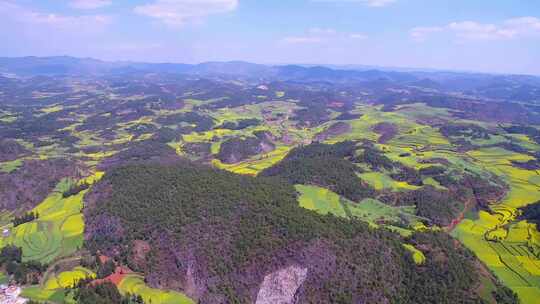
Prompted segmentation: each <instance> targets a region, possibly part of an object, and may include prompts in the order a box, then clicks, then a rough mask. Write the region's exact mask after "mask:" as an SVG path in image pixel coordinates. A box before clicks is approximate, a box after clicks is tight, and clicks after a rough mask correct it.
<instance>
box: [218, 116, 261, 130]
mask: <svg viewBox="0 0 540 304" xmlns="http://www.w3.org/2000/svg"><path fill="white" fill-rule="evenodd" d="M260 123H261V121H260V120H259V119H256V118H250V119H240V120H238V121H226V122H224V123H223V124H221V125H219V126H217V127H215V129H228V130H243V129H245V128H249V127H253V126H258V125H259V124H260Z"/></svg>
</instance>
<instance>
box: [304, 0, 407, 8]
mask: <svg viewBox="0 0 540 304" xmlns="http://www.w3.org/2000/svg"><path fill="white" fill-rule="evenodd" d="M311 1H312V2H327V3H360V4H363V5H365V6H369V7H385V6H389V5H390V4H394V3H396V2H397V0H311Z"/></svg>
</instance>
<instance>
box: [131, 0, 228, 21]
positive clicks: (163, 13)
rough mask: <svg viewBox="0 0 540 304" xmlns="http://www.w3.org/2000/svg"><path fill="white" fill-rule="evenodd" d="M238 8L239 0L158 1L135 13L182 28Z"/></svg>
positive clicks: (141, 7) (136, 8) (143, 6)
mask: <svg viewBox="0 0 540 304" xmlns="http://www.w3.org/2000/svg"><path fill="white" fill-rule="evenodd" d="M237 7H238V0H157V1H155V2H154V3H152V4H146V5H140V6H137V7H135V9H134V12H135V13H136V14H139V15H143V16H147V17H150V18H154V19H157V20H159V21H161V22H163V23H165V24H167V25H170V26H182V25H184V24H186V23H188V22H192V21H199V20H201V19H203V18H205V17H207V16H209V15H215V14H223V13H229V12H232V11H234V10H236V8H237Z"/></svg>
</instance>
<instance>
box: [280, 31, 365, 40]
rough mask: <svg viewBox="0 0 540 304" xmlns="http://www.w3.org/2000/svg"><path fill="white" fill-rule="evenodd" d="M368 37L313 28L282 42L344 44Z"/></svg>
mask: <svg viewBox="0 0 540 304" xmlns="http://www.w3.org/2000/svg"><path fill="white" fill-rule="evenodd" d="M367 38H368V36H367V35H364V34H362V33H341V32H338V31H336V30H335V29H331V28H319V27H313V28H310V29H308V30H307V32H306V34H305V35H302V36H289V37H285V38H283V39H281V42H284V43H289V44H310V43H323V42H333V43H337V42H344V41H347V40H352V39H354V40H363V39H367Z"/></svg>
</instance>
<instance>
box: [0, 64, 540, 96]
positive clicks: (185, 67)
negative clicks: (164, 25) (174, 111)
mask: <svg viewBox="0 0 540 304" xmlns="http://www.w3.org/2000/svg"><path fill="white" fill-rule="evenodd" d="M149 73H158V74H163V73H165V74H177V75H182V76H185V77H195V78H219V79H226V80H244V81H251V82H271V81H293V82H302V83H307V82H310V83H313V82H319V83H325V82H327V83H333V84H336V83H341V84H357V83H363V84H364V86H365V85H366V84H367V83H371V84H372V85H373V86H381V85H382V86H388V85H406V86H408V87H410V86H412V87H421V88H423V89H433V90H437V91H446V92H454V91H455V92H462V93H463V92H465V93H467V92H469V91H470V92H472V93H474V94H476V95H478V94H480V95H481V96H487V97H490V98H496V99H508V98H511V99H514V100H527V101H534V102H540V100H539V99H540V98H538V96H540V77H537V76H528V75H493V74H482V73H466V72H448V71H418V70H411V71H404V70H401V71H392V70H386V69H385V70H381V69H368V68H367V67H365V66H354V65H351V66H343V67H339V66H315V65H313V66H312V65H308V66H306V65H262V64H255V63H249V62H244V61H229V62H204V63H199V64H182V63H144V62H129V61H117V62H109V61H102V60H97V59H92V58H75V57H69V56H59V57H19V58H7V57H3V58H1V57H0V74H3V75H4V76H8V75H9V76H17V77H33V76H64V77H65V76H77V77H80V76H103V75H113V76H118V75H136V74H142V75H144V74H149ZM508 92H510V93H508ZM516 96H517V97H516Z"/></svg>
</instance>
